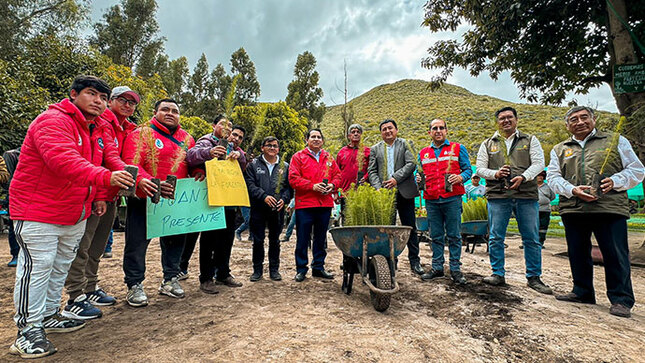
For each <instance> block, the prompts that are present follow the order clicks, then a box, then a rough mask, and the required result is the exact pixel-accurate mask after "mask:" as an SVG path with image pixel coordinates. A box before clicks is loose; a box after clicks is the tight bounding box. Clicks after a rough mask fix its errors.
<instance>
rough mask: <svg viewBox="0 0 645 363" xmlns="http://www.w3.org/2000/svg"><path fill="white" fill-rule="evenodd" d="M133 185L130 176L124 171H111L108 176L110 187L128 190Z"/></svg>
mask: <svg viewBox="0 0 645 363" xmlns="http://www.w3.org/2000/svg"><path fill="white" fill-rule="evenodd" d="M133 185H134V179H133V178H132V175H130V173H128V172H127V171H125V170H119V171H113V172H112V175H110V186H113V187H119V188H121V189H128V188H129V187H131V186H133Z"/></svg>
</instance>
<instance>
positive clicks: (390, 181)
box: [383, 178, 396, 189]
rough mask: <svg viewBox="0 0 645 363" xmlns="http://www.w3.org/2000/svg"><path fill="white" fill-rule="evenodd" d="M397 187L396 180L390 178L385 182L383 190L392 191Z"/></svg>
mask: <svg viewBox="0 0 645 363" xmlns="http://www.w3.org/2000/svg"><path fill="white" fill-rule="evenodd" d="M394 187H396V179H394V178H390V179H388V180H386V181H384V182H383V188H387V189H392V188H394Z"/></svg>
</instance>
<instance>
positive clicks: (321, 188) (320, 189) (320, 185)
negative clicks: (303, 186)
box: [313, 183, 327, 194]
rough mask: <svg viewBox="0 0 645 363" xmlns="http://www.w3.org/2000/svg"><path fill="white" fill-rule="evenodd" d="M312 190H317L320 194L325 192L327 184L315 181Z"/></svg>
mask: <svg viewBox="0 0 645 363" xmlns="http://www.w3.org/2000/svg"><path fill="white" fill-rule="evenodd" d="M313 190H314V192H318V193H320V194H326V192H327V184H325V183H316V184H314V186H313Z"/></svg>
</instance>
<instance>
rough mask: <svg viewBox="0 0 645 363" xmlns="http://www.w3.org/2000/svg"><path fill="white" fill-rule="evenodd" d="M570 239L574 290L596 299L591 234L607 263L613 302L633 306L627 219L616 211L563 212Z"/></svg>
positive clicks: (608, 288)
mask: <svg viewBox="0 0 645 363" xmlns="http://www.w3.org/2000/svg"><path fill="white" fill-rule="evenodd" d="M562 223H563V224H564V231H565V233H566V239H567V250H568V252H569V263H570V264H571V275H572V276H573V293H574V294H576V295H578V296H580V297H581V298H583V299H595V293H594V288H593V261H592V259H591V234H592V233H593V234H594V236H595V237H596V241H598V247H600V252H602V258H603V263H604V266H605V283H606V284H607V297H609V301H610V302H611V303H612V304H621V305H624V306H627V307H628V308H631V307H632V306H634V291H633V290H632V279H631V267H630V265H629V246H628V244H627V218H625V217H624V216H621V215H617V214H608V213H595V214H590V213H587V214H577V213H576V214H562Z"/></svg>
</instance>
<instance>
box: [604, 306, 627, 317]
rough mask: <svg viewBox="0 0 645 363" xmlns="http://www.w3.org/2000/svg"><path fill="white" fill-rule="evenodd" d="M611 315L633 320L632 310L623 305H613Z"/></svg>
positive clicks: (610, 310) (610, 309)
mask: <svg viewBox="0 0 645 363" xmlns="http://www.w3.org/2000/svg"><path fill="white" fill-rule="evenodd" d="M609 314H611V315H615V316H620V317H621V318H631V317H632V309H630V308H628V307H627V306H625V305H622V304H611V307H610V308H609Z"/></svg>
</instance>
